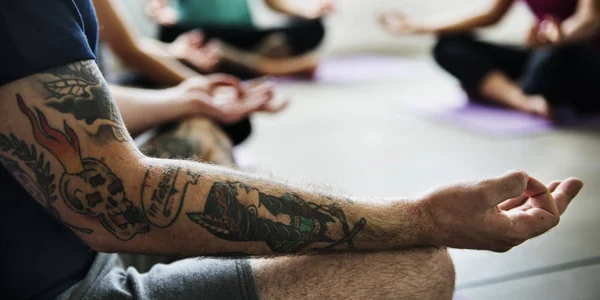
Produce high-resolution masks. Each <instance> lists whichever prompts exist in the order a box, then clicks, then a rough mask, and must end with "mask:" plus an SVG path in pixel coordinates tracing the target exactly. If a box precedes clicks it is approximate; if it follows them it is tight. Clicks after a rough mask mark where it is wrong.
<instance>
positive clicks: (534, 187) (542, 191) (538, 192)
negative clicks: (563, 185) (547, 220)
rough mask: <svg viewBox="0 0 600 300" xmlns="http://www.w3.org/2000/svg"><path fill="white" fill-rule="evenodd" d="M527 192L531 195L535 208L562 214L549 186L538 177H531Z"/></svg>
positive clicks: (556, 214)
mask: <svg viewBox="0 0 600 300" xmlns="http://www.w3.org/2000/svg"><path fill="white" fill-rule="evenodd" d="M525 194H526V195H527V196H529V198H530V203H531V206H532V207H533V208H539V209H543V210H546V211H548V212H550V213H551V214H553V215H555V216H559V215H560V214H559V212H558V208H557V207H556V202H555V201H554V198H553V197H552V194H550V191H549V190H548V187H547V186H546V185H545V184H543V183H541V182H540V181H538V180H537V179H535V178H533V177H529V180H528V181H527V188H526V189H525Z"/></svg>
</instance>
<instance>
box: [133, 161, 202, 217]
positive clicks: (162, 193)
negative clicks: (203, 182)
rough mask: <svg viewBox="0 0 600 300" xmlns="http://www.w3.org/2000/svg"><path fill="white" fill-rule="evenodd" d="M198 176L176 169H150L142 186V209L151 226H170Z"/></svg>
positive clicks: (188, 171) (196, 182)
mask: <svg viewBox="0 0 600 300" xmlns="http://www.w3.org/2000/svg"><path fill="white" fill-rule="evenodd" d="M199 178H200V174H198V173H194V172H192V171H190V170H182V169H181V168H176V167H166V168H164V169H163V168H160V167H157V168H153V167H150V168H149V169H148V171H147V172H146V176H145V177H144V183H143V184H142V195H141V198H142V209H143V210H144V214H145V215H146V218H147V219H148V222H150V223H151V224H152V225H154V226H156V227H160V228H165V227H168V226H171V225H172V224H173V222H175V220H176V219H177V217H178V216H179V213H180V212H181V208H182V206H183V201H184V200H185V197H186V193H187V190H188V188H189V187H190V186H192V185H196V184H198V179H199Z"/></svg>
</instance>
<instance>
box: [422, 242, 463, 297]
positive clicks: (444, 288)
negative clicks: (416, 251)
mask: <svg viewBox="0 0 600 300" xmlns="http://www.w3.org/2000/svg"><path fill="white" fill-rule="evenodd" d="M423 251H424V253H423V254H422V255H423V265H424V266H423V268H424V270H426V271H425V274H423V278H424V281H425V282H426V285H427V286H428V289H427V290H428V292H429V293H430V294H429V295H426V297H427V296H428V297H430V298H429V299H452V294H453V293H454V284H455V278H456V274H455V270H454V264H453V263H452V258H451V257H450V254H449V253H448V250H446V249H428V250H423Z"/></svg>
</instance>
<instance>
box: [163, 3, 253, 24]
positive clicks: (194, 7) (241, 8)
mask: <svg viewBox="0 0 600 300" xmlns="http://www.w3.org/2000/svg"><path fill="white" fill-rule="evenodd" d="M174 5H175V8H176V9H177V11H178V12H179V18H180V21H179V23H181V24H185V25H189V26H198V27H201V26H214V27H254V24H253V22H252V17H251V15H250V8H249V6H248V1H247V0H177V1H175V3H174Z"/></svg>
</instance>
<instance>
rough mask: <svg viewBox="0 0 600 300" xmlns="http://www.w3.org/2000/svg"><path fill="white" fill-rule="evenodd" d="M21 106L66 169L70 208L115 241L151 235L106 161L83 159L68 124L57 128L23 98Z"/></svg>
mask: <svg viewBox="0 0 600 300" xmlns="http://www.w3.org/2000/svg"><path fill="white" fill-rule="evenodd" d="M17 103H18V105H19V109H20V110H21V112H22V113H23V114H24V115H25V116H27V119H28V120H29V122H30V124H31V128H32V131H33V136H34V138H35V140H36V142H38V143H39V145H40V146H42V147H43V148H45V149H46V150H47V151H48V152H50V153H51V154H52V155H53V156H54V157H56V159H57V160H58V161H59V162H60V164H61V165H62V167H63V169H64V173H63V174H62V176H61V178H60V180H59V190H60V194H61V196H62V197H63V199H64V201H65V203H66V204H67V206H69V208H71V209H72V210H73V211H75V212H76V213H79V214H84V215H88V216H90V217H94V218H97V219H99V220H100V223H101V224H102V225H103V226H104V227H105V228H106V229H107V230H108V231H109V232H111V233H112V234H113V235H114V236H115V237H117V238H118V239H121V240H129V239H131V238H133V237H134V236H135V235H136V234H138V233H142V232H147V231H148V224H147V222H146V220H145V218H144V217H143V216H142V214H141V212H140V210H139V209H138V208H137V207H135V206H134V205H133V203H132V202H131V201H129V200H128V199H127V197H126V195H125V189H124V186H123V183H122V181H121V179H119V178H118V177H117V176H116V175H115V174H114V173H113V172H112V170H111V169H110V168H109V167H108V166H106V164H104V163H103V162H102V161H100V160H97V159H95V158H91V157H86V158H84V157H82V154H81V149H80V146H79V138H78V137H77V134H76V133H75V131H74V130H73V129H72V128H71V127H70V126H69V125H67V123H66V122H65V123H64V129H63V131H61V130H58V129H56V128H53V127H52V126H50V124H49V123H48V120H46V116H45V115H44V113H43V112H41V111H40V110H38V109H36V112H33V111H32V110H31V109H30V108H29V107H27V105H26V104H25V102H24V101H23V98H21V96H20V95H18V94H17Z"/></svg>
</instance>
